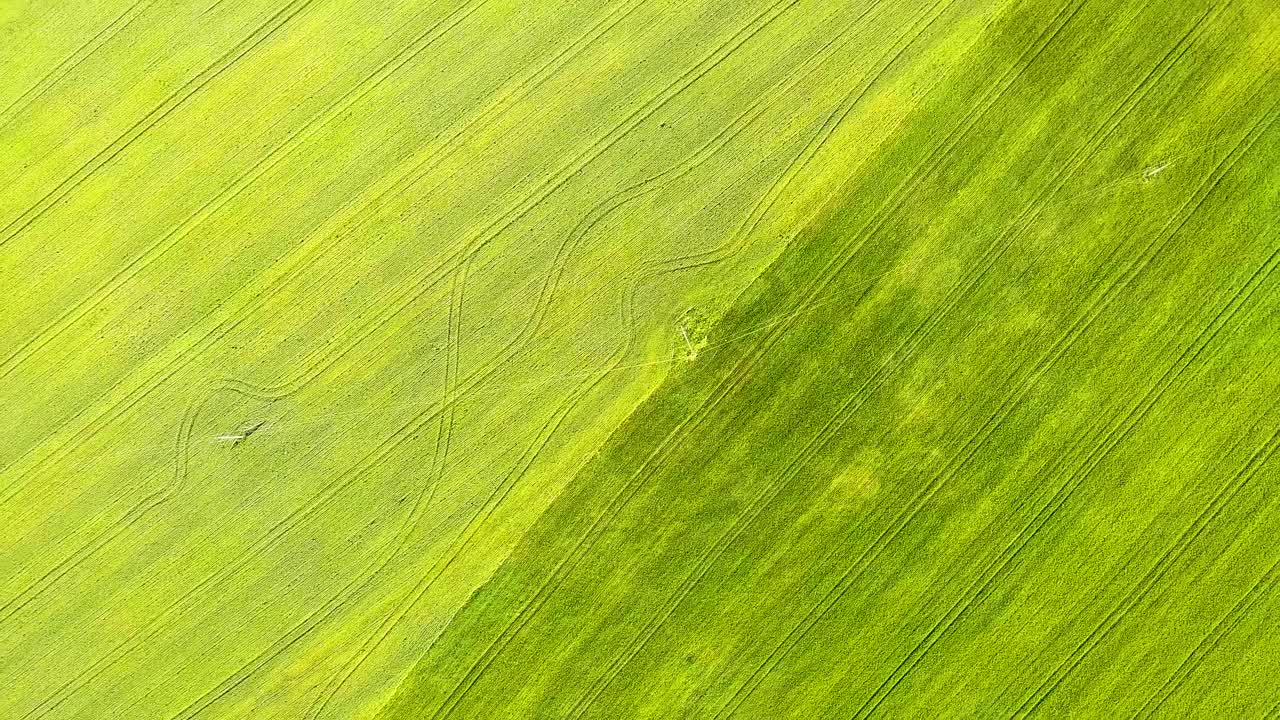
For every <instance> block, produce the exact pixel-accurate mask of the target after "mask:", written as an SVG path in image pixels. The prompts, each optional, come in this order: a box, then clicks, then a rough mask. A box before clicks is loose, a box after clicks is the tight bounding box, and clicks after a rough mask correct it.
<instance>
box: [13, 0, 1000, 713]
mask: <svg viewBox="0 0 1280 720" xmlns="http://www.w3.org/2000/svg"><path fill="white" fill-rule="evenodd" d="M944 9H946V10H947V12H946V13H945V14H943V13H942V11H943V10H944ZM996 10H997V3H993V2H975V3H962V4H961V5H956V4H955V3H946V2H943V3H933V2H924V1H917V0H904V1H902V2H888V3H876V2H849V3H826V2H818V1H816V0H751V1H748V2H735V3H726V2H680V3H674V2H659V1H647V2H638V1H637V0H622V1H621V2H606V1H597V2H569V1H567V0H555V1H539V2H505V1H504V2H499V1H497V0H493V1H488V2H486V1H484V0H467V1H465V2H463V1H459V0H443V1H438V2H391V3H385V2H367V1H366V2H360V1H355V0H280V1H277V2H262V1H260V0H252V1H250V2H244V1H238V0H207V1H205V2H172V1H169V0H140V1H139V2H136V3H130V2H129V1H128V0H124V1H114V0H113V1H111V2H67V1H64V0H56V1H53V2H7V3H3V4H0V68H3V71H2V72H0V409H2V410H0V430H2V432H0V717H4V718H15V719H21V720H34V719H36V718H49V719H53V718H95V719H100V718H130V719H133V718H138V719H145V718H189V717H197V716H198V717H221V718H248V717H254V718H257V717H262V718H300V717H307V718H352V717H363V716H368V715H370V714H373V713H375V712H376V711H377V709H378V708H379V707H380V706H381V705H382V704H383V703H384V702H385V701H386V700H387V698H388V697H390V695H391V693H392V691H393V689H394V688H395V686H396V685H397V684H398V683H399V682H400V681H401V680H402V678H403V677H404V676H405V674H406V673H407V672H408V670H409V668H410V667H411V666H412V664H413V663H414V661H415V660H416V659H417V658H419V657H420V656H421V654H422V653H423V652H424V651H425V649H426V648H427V647H428V646H429V645H430V643H431V642H432V640H433V638H435V637H436V636H437V635H438V633H439V632H440V630H441V629H442V628H443V627H444V626H445V625H447V624H448V622H449V620H450V618H451V616H452V613H454V612H455V611H456V610H457V608H458V607H460V606H461V605H462V604H463V603H464V601H465V600H466V599H467V597H468V596H469V595H470V594H471V593H472V592H473V591H474V590H475V589H476V588H477V587H478V586H479V585H480V584H482V583H483V582H484V581H485V580H486V579H487V578H488V577H489V576H490V574H491V573H492V572H493V570H494V569H495V568H496V567H497V565H498V564H499V563H500V562H501V561H502V560H503V558H504V557H505V556H506V554H507V553H508V552H509V550H510V549H511V547H512V546H513V545H514V544H515V543H516V542H517V541H518V540H519V538H520V537H521V535H522V533H523V532H524V531H525V530H526V529H527V528H528V527H529V526H530V525H531V523H533V521H534V520H535V519H536V518H537V517H538V515H539V514H540V513H541V512H542V511H543V510H544V509H545V508H546V507H547V506H548V505H549V503H550V502H551V501H552V500H553V499H554V498H555V496H556V495H557V493H558V492H559V491H560V490H561V489H562V488H563V487H564V485H565V483H566V482H567V481H568V479H569V477H570V476H571V475H572V473H573V472H574V471H575V470H576V469H577V468H578V467H580V466H581V465H582V463H584V462H585V461H586V460H587V458H589V457H590V455H591V454H592V452H593V451H594V450H595V449H596V448H597V447H598V446H599V445H600V444H601V443H602V442H603V441H604V439H605V438H606V437H607V436H608V434H609V433H610V431H611V430H612V429H613V428H615V427H616V426H617V424H618V423H619V422H620V421H621V420H622V419H623V418H624V417H626V415H627V414H628V413H629V412H630V410H631V409H632V408H634V407H635V406H636V404H637V403H639V402H640V401H641V400H642V399H643V398H644V397H645V396H646V395H647V394H648V393H649V392H651V391H652V390H653V388H654V387H655V386H656V385H657V383H659V382H660V381H661V379H662V378H663V377H664V375H665V374H666V373H667V372H670V371H671V369H672V368H675V367H678V366H679V365H680V364H681V363H684V362H690V359H689V355H690V353H689V350H688V347H687V346H686V340H685V337H684V335H685V333H682V332H681V329H682V326H681V323H682V320H681V318H684V317H686V313H688V311H689V310H690V308H693V309H694V311H695V314H696V315H697V316H698V317H703V318H708V319H714V318H715V317H716V316H718V314H719V313H720V311H721V309H723V308H724V307H725V306H727V304H728V303H730V302H731V301H732V300H733V298H734V297H735V296H736V294H737V293H738V292H740V291H741V290H742V289H743V288H744V287H745V286H746V285H747V283H749V282H750V281H751V280H752V279H753V278H754V277H756V275H758V274H759V273H760V272H761V271H762V269H763V268H764V267H765V266H766V265H767V264H768V262H769V261H770V260H771V259H772V258H773V257H775V256H776V254H777V253H778V252H780V251H781V249H782V248H783V247H784V246H785V245H786V244H787V242H788V241H789V239H790V238H791V237H792V236H793V234H794V233H795V232H796V231H797V229H798V228H799V227H800V226H801V224H802V223H803V221H804V220H805V218H807V217H809V216H811V215H812V214H813V213H814V212H815V211H817V210H818V209H819V208H820V207H821V205H822V202H823V199H824V197H826V196H827V194H828V193H830V192H831V191H832V190H833V188H834V187H835V186H836V184H837V183H838V182H839V181H840V179H841V178H842V177H846V176H847V175H848V173H849V172H850V170H851V168H853V167H856V165H857V163H858V162H859V158H864V157H868V156H870V155H871V154H872V153H873V151H874V149H875V147H876V146H877V144H878V143H880V142H881V141H883V140H884V139H885V138H886V137H888V136H890V135H891V133H892V132H893V129H894V127H895V123H897V122H898V121H899V120H900V119H901V118H902V117H903V116H905V115H906V114H907V113H908V112H910V110H911V109H912V107H913V104H914V103H915V102H916V101H917V100H918V99H919V98H920V97H921V96H922V95H923V93H925V92H926V91H927V90H928V88H929V87H930V85H931V83H934V82H936V81H937V78H938V77H939V75H940V74H941V68H943V67H944V65H945V62H946V58H947V57H948V55H949V54H950V53H953V52H957V51H959V50H960V49H962V46H963V44H964V43H965V42H966V38H972V37H974V36H975V34H976V33H975V32H974V30H975V28H978V27H980V26H981V25H982V24H983V23H984V22H986V21H987V19H988V18H989V17H990V16H991V15H992V14H993V13H994V12H995V11H996ZM693 361H695V362H696V360H693Z"/></svg>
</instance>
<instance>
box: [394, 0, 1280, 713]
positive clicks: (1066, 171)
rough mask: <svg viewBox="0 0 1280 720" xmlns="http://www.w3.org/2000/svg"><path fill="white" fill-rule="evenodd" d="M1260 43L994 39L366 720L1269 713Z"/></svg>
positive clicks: (1027, 8)
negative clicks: (378, 718)
mask: <svg viewBox="0 0 1280 720" xmlns="http://www.w3.org/2000/svg"><path fill="white" fill-rule="evenodd" d="M1278 12H1280V11H1278V10H1277V9H1275V7H1274V6H1273V5H1272V4H1271V3H1268V2H1263V1H1261V0H1259V1H1256V2H1237V3H1220V4H1217V5H1212V6H1210V5H1207V4H1204V3H1199V2H1175V1H1171V0H1166V1H1163V2H1155V3H1148V2H1138V1H1136V0H1135V1H1130V2H1100V1H1099V2H1084V1H1081V0H1070V1H1069V2H1067V3H1046V2H1024V3H1017V4H1014V5H1012V6H1010V7H1009V8H1007V9H1006V10H1005V11H1004V12H1003V13H1001V14H1000V15H999V16H998V17H997V18H996V19H995V20H994V21H993V23H992V24H991V25H990V26H989V27H987V28H986V29H985V30H984V31H983V32H982V33H981V35H980V36H977V37H975V38H974V42H973V44H972V45H971V46H970V48H969V50H968V52H967V53H966V54H964V55H963V56H961V57H958V58H957V59H956V60H955V62H954V63H953V64H951V65H949V66H947V67H940V68H939V69H938V72H939V73H940V75H941V78H942V79H941V80H940V82H939V83H938V85H937V86H936V88H935V89H934V90H933V91H932V92H931V94H930V95H929V97H928V98H927V99H926V101H925V102H924V103H923V104H922V106H921V108H920V110H919V111H918V112H916V113H915V114H914V115H913V116H912V117H911V118H910V119H909V121H908V122H907V123H906V124H905V125H904V126H903V127H902V128H901V129H900V130H899V132H898V134H897V135H896V136H895V137H894V138H893V140H892V141H891V142H890V144H888V145H887V146H886V147H884V148H882V149H881V151H880V152H879V153H878V154H877V155H876V156H875V159H874V160H872V161H871V162H870V163H869V164H868V165H866V166H864V167H862V168H860V169H859V170H858V171H857V172H856V173H854V174H853V175H852V176H851V177H850V180H849V182H848V184H847V186H846V188H845V189H844V192H843V193H842V195H841V196H840V197H839V198H837V199H834V200H833V202H832V203H831V205H830V206H829V207H828V208H827V210H826V211H825V212H824V213H823V214H822V215H821V216H820V217H819V218H818V219H817V220H816V221H815V222H814V223H813V224H812V225H811V226H809V228H808V229H807V230H806V231H805V232H804V233H802V234H801V235H800V236H799V237H797V239H796V240H795V241H793V242H792V244H791V245H790V246H789V247H788V249H787V250H786V251H785V252H784V253H783V254H782V255H781V256H780V257H779V258H778V260H777V261H775V263H774V264H773V265H772V266H771V268H770V269H769V270H768V271H767V272H766V273H765V274H764V275H763V276H762V277H760V278H759V279H758V280H757V281H756V282H755V284H754V285H753V286H752V287H750V288H749V289H748V291H747V292H746V293H745V294H744V295H743V296H742V297H741V298H739V300H738V302H737V303H736V304H735V305H734V306H733V307H732V309H731V310H730V312H729V314H728V315H727V316H726V317H724V318H723V319H722V320H721V321H720V322H719V323H718V324H717V325H715V326H714V327H713V328H711V330H710V333H709V336H708V343H709V344H708V347H707V348H706V349H704V350H702V351H701V352H700V353H699V354H698V356H697V358H696V360H695V361H694V362H692V363H689V364H687V365H684V366H682V367H681V368H680V369H679V370H678V371H675V372H674V373H673V374H672V376H671V377H670V378H668V380H667V382H666V384H665V385H664V386H663V387H661V388H660V389H659V391H658V392H657V393H656V394H655V395H654V396H652V397H651V398H650V399H649V400H648V401H647V402H646V403H645V404H644V405H642V406H641V407H640V409H639V410H638V411H637V412H636V413H635V414H634V415H633V416H632V417H631V418H630V419H629V421H628V422H627V423H626V424H624V425H623V426H622V427H621V428H620V429H619V430H618V431H617V432H615V433H614V435H613V437H612V439H611V440H610V442H609V443H608V444H607V445H606V446H605V448H604V449H603V450H602V451H601V453H600V454H599V455H598V456H597V457H596V458H595V459H594V460H593V461H592V462H591V463H590V464H589V465H588V466H587V468H586V469H585V470H584V471H583V472H582V473H580V474H579V475H578V476H577V477H576V478H575V479H574V480H573V482H572V484H571V485H570V486H569V488H568V489H567V490H566V491H565V492H564V493H563V494H562V495H561V496H560V497H559V498H558V499H557V501H556V502H555V503H554V504H553V506H552V507H551V509H550V510H549V511H548V512H547V513H546V514H545V515H544V516H543V517H542V518H541V520H540V521H539V522H538V523H537V525H535V526H534V528H533V530H532V531H531V532H530V533H529V534H528V535H527V536H526V537H525V539H524V540H523V541H522V542H521V544H520V545H519V546H518V547H517V549H516V550H515V551H514V553H513V554H512V556H511V557H510V558H509V559H508V560H507V562H506V563H505V564H504V566H503V567H502V568H501V569H500V570H499V572H498V573H497V574H496V575H495V577H494V578H493V579H492V580H491V581H490V582H489V583H488V584H487V585H485V586H484V587H482V588H481V589H480V590H479V591H478V592H477V593H476V594H475V595H474V596H473V597H472V599H471V600H470V602H469V603H468V604H467V605H466V606H464V607H463V609H462V610H461V611H460V612H459V613H458V615H457V616H456V618H455V619H454V620H453V621H452V623H451V624H450V626H449V627H448V629H447V630H446V631H445V633H444V635H443V636H442V637H441V638H440V639H439V640H438V641H437V642H436V643H435V644H434V646H433V647H432V648H431V650H430V651H429V652H428V654H427V655H426V656H425V657H424V658H423V659H422V661H421V662H420V664H419V665H418V667H417V668H416V669H415V671H414V672H413V674H412V675H410V677H409V678H408V679H407V681H406V683H405V684H404V685H403V686H402V688H401V689H400V691H399V693H398V694H397V696H396V697H395V698H394V699H393V700H392V702H391V703H390V704H389V705H388V706H387V708H386V710H385V712H384V716H385V717H387V718H432V719H436V718H444V717H455V718H463V717H465V718H498V717H513V718H514V717H520V718H578V717H592V718H681V717H684V718H695V719H699V720H701V719H704V718H705V719H712V718H727V717H744V718H746V717H750V718H779V717H796V718H827V717H830V718H864V717H922V718H923V717H1025V716H1040V717H1068V716H1070V717H1099V718H1119V717H1126V718H1127V717H1170V718H1181V717H1232V718H1245V717H1264V716H1267V715H1268V714H1269V713H1275V712H1276V711H1277V707H1278V704H1280V690H1277V688H1276V685H1275V682H1274V678H1275V677H1277V676H1280V635H1278V634H1277V633H1276V632H1275V631H1274V627H1275V625H1276V619H1277V617H1280V603H1277V595H1276V591H1275V585H1276V583H1277V582H1278V581H1280V564H1278V563H1280V560H1278V558H1280V553H1278V551H1280V545H1278V544H1277V542H1276V540H1275V538H1276V537H1280V512H1278V511H1277V507H1276V504H1277V500H1278V499H1280V496H1277V493H1276V489H1277V487H1280V464H1278V461H1277V459H1276V457H1275V456H1276V453H1277V448H1278V447H1280V412H1277V407H1276V404H1277V400H1276V399H1277V398H1280V366H1278V365H1277V362H1278V360H1280V336H1278V335H1277V330H1280V328H1278V327H1277V322H1276V318H1277V317H1280V276H1278V275H1277V273H1276V272H1275V271H1276V268H1277V266H1278V265H1280V228H1278V227H1277V223H1276V218H1277V217H1280V171H1278V170H1277V160H1280V120H1278V118H1280V75H1278V74H1277V64H1276V61H1275V60H1274V58H1277V57H1280V37H1277V33H1276V30H1277V28H1278V27H1280V25H1278V24H1277V19H1278V18H1277V14H1278ZM890 71H891V68H890ZM851 82H852V81H851Z"/></svg>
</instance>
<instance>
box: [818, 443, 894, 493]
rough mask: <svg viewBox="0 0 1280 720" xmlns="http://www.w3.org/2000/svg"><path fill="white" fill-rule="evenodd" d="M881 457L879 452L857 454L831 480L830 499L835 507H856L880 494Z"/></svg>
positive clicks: (869, 451)
mask: <svg viewBox="0 0 1280 720" xmlns="http://www.w3.org/2000/svg"><path fill="white" fill-rule="evenodd" d="M882 465H883V455H882V453H881V452H880V451H879V450H865V451H862V452H860V453H858V456H857V457H856V458H854V459H853V461H852V462H850V463H849V464H848V465H845V466H844V468H843V469H841V470H840V471H839V472H838V473H836V475H835V477H833V478H831V487H830V497H831V501H832V502H833V503H835V504H837V505H843V506H851V505H857V504H859V503H861V502H863V501H865V500H868V499H870V498H872V497H875V495H876V494H877V493H879V492H880V476H881V467H882Z"/></svg>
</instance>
